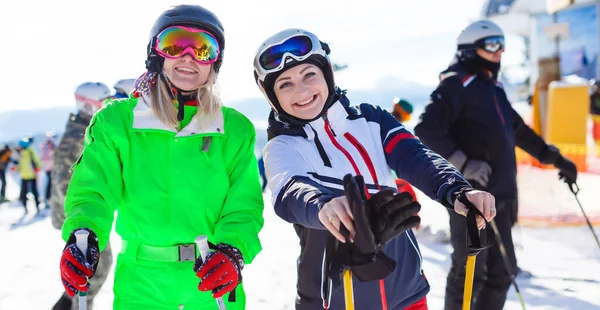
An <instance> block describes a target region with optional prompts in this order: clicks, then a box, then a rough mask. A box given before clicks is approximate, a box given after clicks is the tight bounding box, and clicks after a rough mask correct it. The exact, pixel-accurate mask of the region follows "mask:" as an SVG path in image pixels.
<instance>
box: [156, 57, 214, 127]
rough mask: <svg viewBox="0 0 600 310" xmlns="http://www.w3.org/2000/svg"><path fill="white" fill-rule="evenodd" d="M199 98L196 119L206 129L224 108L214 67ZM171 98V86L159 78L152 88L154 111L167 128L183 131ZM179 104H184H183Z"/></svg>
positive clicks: (199, 91) (198, 92)
mask: <svg viewBox="0 0 600 310" xmlns="http://www.w3.org/2000/svg"><path fill="white" fill-rule="evenodd" d="M161 74H164V73H161ZM197 96H198V112H196V115H195V116H194V117H197V118H198V124H200V128H202V129H204V128H205V126H207V125H208V124H210V122H211V121H212V120H213V119H214V118H215V117H216V116H217V115H218V113H219V111H220V110H221V107H222V106H223V103H222V102H221V96H220V94H219V85H218V84H217V74H216V73H215V72H214V70H213V69H212V66H211V69H210V74H209V75H208V78H207V81H206V83H205V84H204V85H202V87H200V88H199V89H198V91H197ZM171 98H172V97H171V90H170V89H169V86H168V85H167V83H166V82H165V81H163V80H162V79H161V78H160V76H158V77H157V78H156V83H154V84H153V85H152V86H151V87H150V101H151V106H152V111H153V112H154V115H156V117H157V118H158V119H159V120H160V121H161V122H162V123H163V124H165V125H166V126H168V127H170V128H175V129H177V130H181V128H179V121H178V120H177V109H176V108H175V105H174V104H173V101H172V99H171ZM179 104H183V102H180V103H179Z"/></svg>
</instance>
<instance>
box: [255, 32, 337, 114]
mask: <svg viewBox="0 0 600 310" xmlns="http://www.w3.org/2000/svg"><path fill="white" fill-rule="evenodd" d="M329 52H330V50H329V46H328V45H327V43H324V42H322V41H320V40H319V38H317V36H316V35H314V34H312V33H311V32H308V31H306V30H302V29H295V28H292V29H286V30H283V31H280V32H278V33H276V34H274V35H273V36H271V37H269V38H268V39H266V40H265V41H264V42H263V43H262V44H261V45H260V47H259V48H258V51H257V52H256V56H255V57H254V79H255V80H256V83H257V84H258V87H259V88H260V90H261V91H262V92H263V94H264V95H265V97H266V98H267V100H268V101H269V104H270V105H271V107H272V108H273V110H275V112H277V113H278V114H280V115H282V114H283V115H285V116H287V117H288V118H290V119H291V120H294V121H296V122H300V123H305V122H307V120H300V119H298V118H296V117H294V116H291V115H289V114H287V113H286V112H285V111H284V110H283V109H282V108H281V105H280V104H279V101H278V100H277V97H276V96H275V93H274V92H273V89H272V88H273V84H274V83H275V80H276V79H277V77H278V76H279V75H280V74H281V73H282V72H283V71H285V70H287V69H289V68H291V67H294V66H296V65H298V64H301V63H307V62H308V63H312V64H314V65H316V66H317V67H319V68H320V69H321V70H322V71H323V75H324V77H325V81H326V82H327V86H328V88H329V96H328V98H327V99H326V103H325V105H324V106H323V111H321V113H320V114H319V115H318V116H317V117H315V119H316V118H319V117H321V116H322V115H323V114H324V113H325V111H326V110H327V109H328V108H329V105H330V104H331V98H332V97H333V95H334V93H335V81H334V79H333V67H332V64H331V61H330V60H329V56H328V55H329ZM309 121H312V120H309Z"/></svg>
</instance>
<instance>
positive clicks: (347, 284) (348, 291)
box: [344, 269, 354, 310]
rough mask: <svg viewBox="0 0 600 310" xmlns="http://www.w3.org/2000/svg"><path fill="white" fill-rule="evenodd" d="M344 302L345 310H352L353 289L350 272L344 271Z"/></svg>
mask: <svg viewBox="0 0 600 310" xmlns="http://www.w3.org/2000/svg"><path fill="white" fill-rule="evenodd" d="M344 300H345V302H346V310H354V287H353V285H352V271H351V270H350V269H346V270H344Z"/></svg>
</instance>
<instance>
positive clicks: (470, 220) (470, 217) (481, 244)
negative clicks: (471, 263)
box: [457, 194, 495, 256]
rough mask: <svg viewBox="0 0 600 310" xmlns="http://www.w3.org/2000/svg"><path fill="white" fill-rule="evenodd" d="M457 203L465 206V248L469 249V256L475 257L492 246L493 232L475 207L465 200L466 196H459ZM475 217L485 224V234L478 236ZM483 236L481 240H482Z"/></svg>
mask: <svg viewBox="0 0 600 310" xmlns="http://www.w3.org/2000/svg"><path fill="white" fill-rule="evenodd" d="M457 199H458V201H460V202H462V203H463V204H464V205H465V206H467V209H468V212H467V248H468V249H469V256H471V255H477V254H479V252H481V250H484V249H487V248H490V247H492V246H493V245H494V237H495V235H494V231H493V230H490V229H489V226H490V225H489V223H488V221H487V220H486V219H485V217H484V216H483V214H482V213H481V211H479V209H477V208H476V207H475V205H474V204H473V203H472V202H471V201H470V200H469V199H468V198H467V196H466V195H464V194H460V195H458V197H457ZM477 215H479V216H481V218H482V219H483V221H484V222H485V229H484V231H485V234H483V235H482V234H480V232H479V228H477ZM482 236H483V238H482Z"/></svg>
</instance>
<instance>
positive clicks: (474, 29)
mask: <svg viewBox="0 0 600 310" xmlns="http://www.w3.org/2000/svg"><path fill="white" fill-rule="evenodd" d="M490 37H504V32H503V31H502V29H500V27H498V25H496V24H494V23H493V22H491V21H489V20H479V21H476V22H474V23H472V24H470V25H469V26H467V27H466V28H465V29H463V31H462V32H461V33H460V34H459V35H458V38H457V39H456V45H457V48H458V50H474V49H477V48H478V47H479V43H480V42H481V41H482V40H484V39H486V38H490Z"/></svg>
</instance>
